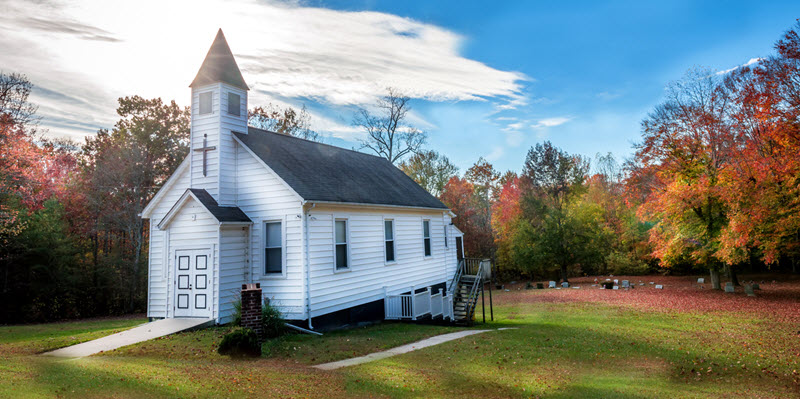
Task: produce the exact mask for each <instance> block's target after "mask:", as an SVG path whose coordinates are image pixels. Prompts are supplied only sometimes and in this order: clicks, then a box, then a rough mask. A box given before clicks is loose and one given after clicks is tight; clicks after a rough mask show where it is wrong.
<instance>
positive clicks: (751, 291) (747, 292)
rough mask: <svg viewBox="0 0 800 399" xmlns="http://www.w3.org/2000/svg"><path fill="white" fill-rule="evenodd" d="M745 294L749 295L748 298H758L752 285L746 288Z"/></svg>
mask: <svg viewBox="0 0 800 399" xmlns="http://www.w3.org/2000/svg"><path fill="white" fill-rule="evenodd" d="M744 293H745V294H747V296H756V293H755V292H753V285H752V284H747V285H745V286H744Z"/></svg>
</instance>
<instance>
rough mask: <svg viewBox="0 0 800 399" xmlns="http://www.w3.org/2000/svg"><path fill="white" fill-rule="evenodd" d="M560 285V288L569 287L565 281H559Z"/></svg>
mask: <svg viewBox="0 0 800 399" xmlns="http://www.w3.org/2000/svg"><path fill="white" fill-rule="evenodd" d="M561 287H562V288H569V283H568V282H566V281H565V282H563V283H561Z"/></svg>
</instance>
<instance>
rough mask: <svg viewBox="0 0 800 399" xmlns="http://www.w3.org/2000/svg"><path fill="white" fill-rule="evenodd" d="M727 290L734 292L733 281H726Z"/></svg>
mask: <svg viewBox="0 0 800 399" xmlns="http://www.w3.org/2000/svg"><path fill="white" fill-rule="evenodd" d="M725 292H728V293H730V292H734V289H733V283H732V282H730V281H728V282H727V283H725Z"/></svg>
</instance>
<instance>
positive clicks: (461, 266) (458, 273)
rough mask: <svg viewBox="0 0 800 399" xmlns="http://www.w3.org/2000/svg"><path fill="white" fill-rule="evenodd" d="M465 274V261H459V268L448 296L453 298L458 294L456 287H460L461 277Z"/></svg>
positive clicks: (448, 290)
mask: <svg viewBox="0 0 800 399" xmlns="http://www.w3.org/2000/svg"><path fill="white" fill-rule="evenodd" d="M463 272H464V259H461V260H459V261H458V266H456V274H455V275H453V281H452V282H451V283H450V287H448V288H447V295H450V296H453V294H454V293H455V292H456V287H458V283H459V281H461V275H462V274H463Z"/></svg>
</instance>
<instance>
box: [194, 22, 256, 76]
mask: <svg viewBox="0 0 800 399" xmlns="http://www.w3.org/2000/svg"><path fill="white" fill-rule="evenodd" d="M211 83H227V84H229V85H231V86H234V87H238V88H241V89H244V90H250V88H249V87H247V83H245V82H244V78H243V77H242V73H241V72H240V71H239V66H238V65H236V60H235V59H234V58H233V53H232V52H231V48H230V47H228V42H227V41H226V40H225V35H224V34H223V33H222V29H220V30H219V31H218V32H217V37H216V38H214V43H212V44H211V48H210V49H208V54H206V59H205V60H203V65H202V66H201V67H200V70H199V71H198V72H197V76H195V78H194V80H193V81H192V84H190V85H189V87H192V88H195V87H200V86H204V85H208V84H211Z"/></svg>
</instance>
